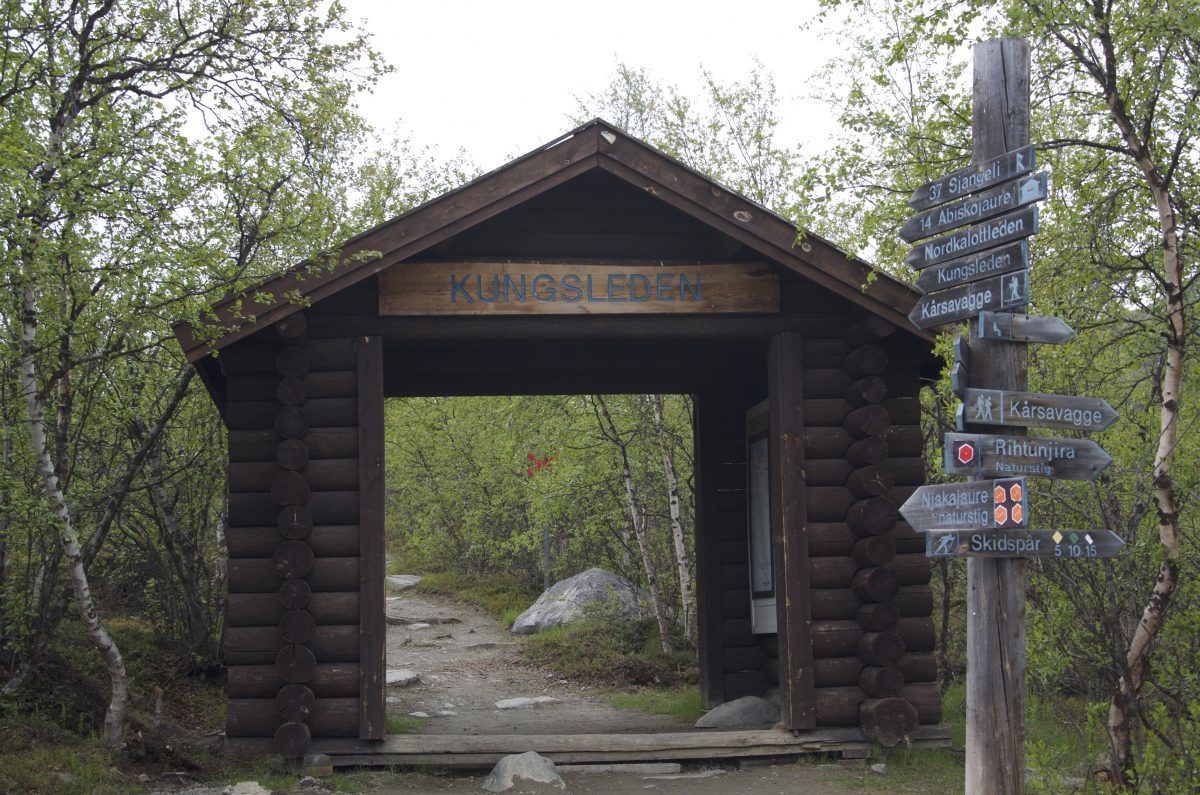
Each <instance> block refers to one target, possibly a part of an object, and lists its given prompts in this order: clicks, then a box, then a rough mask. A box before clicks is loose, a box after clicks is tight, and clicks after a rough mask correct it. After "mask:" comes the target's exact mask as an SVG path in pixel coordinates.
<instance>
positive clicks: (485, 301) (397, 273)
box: [379, 262, 779, 315]
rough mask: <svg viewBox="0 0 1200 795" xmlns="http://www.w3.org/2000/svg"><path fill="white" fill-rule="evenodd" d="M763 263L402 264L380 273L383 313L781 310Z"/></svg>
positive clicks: (775, 279)
mask: <svg viewBox="0 0 1200 795" xmlns="http://www.w3.org/2000/svg"><path fill="white" fill-rule="evenodd" d="M778 311H779V278H778V277H777V276H776V275H775V273H774V271H772V269H771V266H769V265H767V264H765V263H726V264H704V265H697V264H687V265H685V264H675V263H670V264H663V263H659V262H654V263H645V262H640V263H639V262H630V263H622V264H619V265H618V264H596V265H591V264H574V263H564V262H421V263H416V264H415V265H414V266H413V267H408V266H407V264H406V263H400V264H398V265H393V266H392V267H391V268H388V269H387V270H385V271H384V272H383V273H381V274H380V276H379V313H380V314H381V315H432V314H437V315H496V314H514V315H564V314H663V313H673V314H678V313H720V312H757V313H761V312H778Z"/></svg>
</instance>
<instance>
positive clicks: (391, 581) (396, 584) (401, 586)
mask: <svg viewBox="0 0 1200 795" xmlns="http://www.w3.org/2000/svg"><path fill="white" fill-rule="evenodd" d="M422 579H424V578H423V577H421V576H420V575H418V574H389V575H388V578H387V584H388V589H389V590H392V591H407V590H408V589H409V588H412V587H414V586H415V585H416V584H417V583H419V582H420V581H421V580H422Z"/></svg>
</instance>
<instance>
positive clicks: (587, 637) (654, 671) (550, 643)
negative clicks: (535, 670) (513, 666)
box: [520, 619, 697, 687]
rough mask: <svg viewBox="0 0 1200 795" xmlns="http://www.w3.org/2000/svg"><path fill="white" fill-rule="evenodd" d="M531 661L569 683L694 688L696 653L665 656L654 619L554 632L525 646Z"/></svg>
mask: <svg viewBox="0 0 1200 795" xmlns="http://www.w3.org/2000/svg"><path fill="white" fill-rule="evenodd" d="M520 654H521V656H522V658H524V659H525V661H526V662H529V663H532V664H533V665H539V666H542V667H545V668H549V669H551V670H553V671H555V672H557V673H558V674H559V675H560V676H565V677H567V678H569V679H576V680H583V681H589V682H595V683H599V684H606V685H614V686H620V687H624V686H629V685H632V686H635V687H643V686H655V687H674V686H677V685H681V684H695V682H696V676H697V672H696V656H695V654H694V653H692V652H691V651H677V652H674V653H672V654H670V655H666V654H663V652H662V648H661V646H660V644H659V640H658V632H657V629H656V628H655V627H654V622H653V620H651V619H643V620H633V619H627V620H623V621H616V622H613V621H604V620H591V621H582V622H579V623H576V624H568V625H565V626H560V627H554V628H552V629H549V630H546V631H545V632H539V633H538V634H536V635H532V636H530V637H529V638H528V639H527V640H526V641H525V642H524V643H522V644H521V646H520Z"/></svg>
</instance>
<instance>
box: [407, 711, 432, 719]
mask: <svg viewBox="0 0 1200 795" xmlns="http://www.w3.org/2000/svg"><path fill="white" fill-rule="evenodd" d="M408 714H409V715H411V716H413V717H414V718H428V717H429V713H428V712H421V711H417V712H410V713H408Z"/></svg>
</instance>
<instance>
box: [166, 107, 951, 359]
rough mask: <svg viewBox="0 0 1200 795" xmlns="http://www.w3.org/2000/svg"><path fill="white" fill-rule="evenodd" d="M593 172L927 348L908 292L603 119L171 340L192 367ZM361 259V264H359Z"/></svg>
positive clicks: (250, 293)
mask: <svg viewBox="0 0 1200 795" xmlns="http://www.w3.org/2000/svg"><path fill="white" fill-rule="evenodd" d="M594 169H599V170H601V171H604V172H607V173H609V174H612V175H614V176H616V177H617V178H619V179H621V180H623V181H625V182H627V183H629V184H630V185H632V186H634V187H636V188H638V189H640V190H644V191H646V192H647V193H649V194H650V195H652V196H654V197H655V198H657V199H659V200H660V201H663V202H665V203H666V204H668V205H670V206H672V207H674V208H675V209H677V210H679V211H681V212H683V213H684V214H686V215H688V216H690V217H692V218H694V219H696V220H698V221H700V222H702V223H704V224H706V225H708V226H710V227H712V228H713V229H715V230H717V231H719V232H722V233H724V234H726V235H728V236H729V237H731V238H733V239H735V240H737V241H739V242H740V243H741V244H743V245H745V246H746V247H748V248H750V249H752V250H754V251H757V252H758V253H759V254H761V255H763V256H764V257H766V258H768V259H770V260H771V261H773V262H776V263H779V264H780V265H783V266H784V267H787V268H789V269H791V270H792V271H794V272H796V273H797V274H799V275H800V276H803V277H804V278H806V279H808V280H810V281H812V282H814V283H816V284H819V285H821V286H822V287H824V288H826V289H828V290H830V291H831V292H833V293H836V294H837V295H839V296H841V297H843V298H845V299H847V300H849V301H851V302H852V303H855V304H858V305H860V306H862V307H864V308H866V309H867V310H869V311H871V312H873V313H875V314H877V315H879V316H881V317H884V318H886V319H887V320H889V321H891V322H893V323H895V324H896V325H897V326H898V327H900V328H902V329H905V330H907V331H909V332H910V333H913V334H916V335H917V336H920V337H922V338H925V339H928V340H932V339H933V336H934V335H933V333H932V332H930V331H917V330H915V329H913V328H912V326H911V325H910V324H909V322H908V312H909V310H910V309H912V307H913V305H914V304H915V303H916V301H917V299H918V298H919V297H920V295H921V293H920V292H919V291H917V290H916V289H915V288H913V287H911V286H909V285H906V284H904V283H903V282H900V281H898V280H896V279H894V278H892V277H890V276H888V275H887V274H885V273H883V272H881V271H878V270H876V269H874V268H873V267H872V266H870V265H869V264H867V263H866V262H864V261H862V260H860V259H857V258H855V257H852V256H850V255H849V254H847V253H845V252H844V251H841V250H840V249H838V248H837V247H836V246H834V245H833V244H832V243H829V242H828V241H826V240H823V239H821V238H820V237H817V236H816V235H812V234H806V235H804V236H803V237H802V238H798V237H797V230H796V226H795V224H793V223H792V222H791V221H788V220H787V219H786V218H783V217H782V216H780V215H778V214H776V213H774V212H772V211H771V210H768V209H767V208H765V207H763V206H762V205H759V204H757V203H755V202H753V201H751V200H749V199H747V198H745V197H744V196H741V195H739V194H737V193H734V192H733V191H730V190H728V189H727V188H725V187H724V186H722V185H721V184H719V183H717V182H714V181H713V180H712V179H710V178H709V177H706V176H705V175H703V174H701V173H700V172H698V171H696V170H694V169H692V168H689V167H688V166H685V165H684V164H683V163H680V162H679V161H678V160H675V159H674V158H671V157H669V156H668V155H666V154H664V153H662V152H661V151H659V150H657V149H655V148H654V147H652V146H650V145H649V144H647V143H645V142H643V141H640V140H638V139H637V138H634V137H632V136H630V135H627V134H626V133H624V132H621V131H620V130H619V129H618V128H617V127H615V126H613V125H611V124H609V123H608V122H606V121H604V120H603V119H593V120H592V121H589V122H587V123H586V124H584V125H582V126H580V127H578V128H576V129H574V130H571V131H570V132H568V133H566V134H564V135H562V136H561V137H559V138H557V139H555V140H553V141H551V142H550V143H548V144H546V145H545V146H543V147H541V148H539V149H536V150H534V151H532V152H529V153H528V154H526V155H523V156H521V157H519V158H517V159H516V160H513V161H511V162H510V163H507V164H506V165H503V166H501V167H500V168H498V169H496V170H494V171H491V172H489V173H487V174H484V175H483V176H481V177H478V178H476V179H474V180H472V181H471V182H468V183H467V184H465V185H463V186H461V187H459V188H457V189H455V190H452V191H450V192H448V193H444V194H442V195H441V196H439V197H437V198H435V199H432V200H430V201H428V202H426V203H425V204H422V205H421V206H419V207H416V208H414V209H412V210H410V211H408V212H406V213H404V214H402V215H399V216H397V217H395V218H393V219H392V220H390V221H387V222H385V223H383V224H381V225H379V226H377V227H375V228H374V229H371V230H369V231H367V232H364V233H362V234H360V235H358V236H356V237H353V238H351V239H350V240H348V241H346V242H345V243H344V244H343V245H342V247H341V248H340V249H339V250H338V251H336V252H334V253H333V254H334V256H333V257H331V258H328V259H326V258H322V259H324V260H325V261H333V262H335V263H336V264H334V265H333V266H332V267H326V268H323V269H318V270H312V271H310V270H309V269H308V268H307V267H305V266H303V265H302V266H298V267H296V268H293V269H292V270H289V271H287V272H286V273H283V274H281V275H279V276H276V277H274V278H272V279H269V280H267V281H266V282H264V283H262V284H260V285H258V286H257V287H254V288H252V289H247V290H242V291H239V292H237V293H234V294H230V295H228V296H226V297H225V298H223V299H221V300H220V301H218V302H217V303H216V304H214V305H213V307H212V310H211V311H212V313H213V315H214V316H215V321H214V325H215V326H219V327H220V328H222V329H224V331H223V332H222V333H220V334H219V335H217V336H216V337H215V339H213V340H212V341H211V342H208V341H206V338H205V335H201V334H198V333H197V331H196V329H195V328H194V327H193V326H192V325H191V324H189V323H179V324H176V326H175V335H176V337H177V339H178V340H179V343H180V345H181V346H182V347H183V350H184V353H185V354H186V355H187V357H188V360H189V361H192V362H195V361H197V360H200V359H202V358H204V357H205V356H207V355H208V354H210V353H212V352H213V351H215V350H220V349H221V348H224V347H225V346H227V345H229V344H231V343H233V342H236V341H237V340H239V339H241V338H243V337H245V336H247V335H249V334H252V333H254V332H255V331H258V330H259V329H262V328H265V327H267V326H269V325H271V324H273V323H276V322H278V321H279V320H282V319H283V318H285V317H288V316H289V315H291V314H293V313H295V312H298V311H300V309H301V308H302V306H301V304H300V303H299V302H297V301H296V300H295V299H296V296H302V297H303V298H304V299H306V300H307V301H308V302H313V301H319V300H321V299H322V298H326V297H328V296H330V295H333V294H334V293H337V292H339V291H341V290H344V289H346V288H347V287H350V286H351V285H354V284H356V283H358V282H360V281H362V280H363V279H366V278H369V277H371V276H374V275H375V274H377V273H379V272H380V271H382V270H384V269H386V268H388V267H390V266H392V265H394V264H396V263H398V262H401V261H403V260H406V259H408V258H410V257H413V256H414V255H416V254H419V253H420V252H422V251H424V250H426V249H428V248H430V247H432V246H434V245H436V244H438V243H440V242H442V241H443V240H446V239H447V238H450V237H452V236H454V235H457V234H459V233H461V232H463V231H465V230H467V229H470V228H471V227H473V226H475V225H476V224H479V223H481V222H482V221H485V220H487V219H489V218H492V217H494V216H496V215H498V214H500V213H501V212H504V211H505V210H508V209H510V208H512V207H515V206H517V205H519V204H522V203H523V202H525V201H527V200H528V199H530V198H532V197H534V196H537V195H539V194H541V193H544V192H545V191H548V190H550V189H552V188H554V187H556V186H559V185H562V184H564V183H566V182H569V181H570V180H572V179H574V178H576V177H578V176H579V175H581V174H583V173H585V172H588V171H592V170H594ZM364 253H367V256H369V257H370V258H369V259H362V257H363V256H364ZM871 274H874V277H873V280H871V279H872V277H871ZM250 318H252V319H253V320H252V321H251V320H250Z"/></svg>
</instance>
